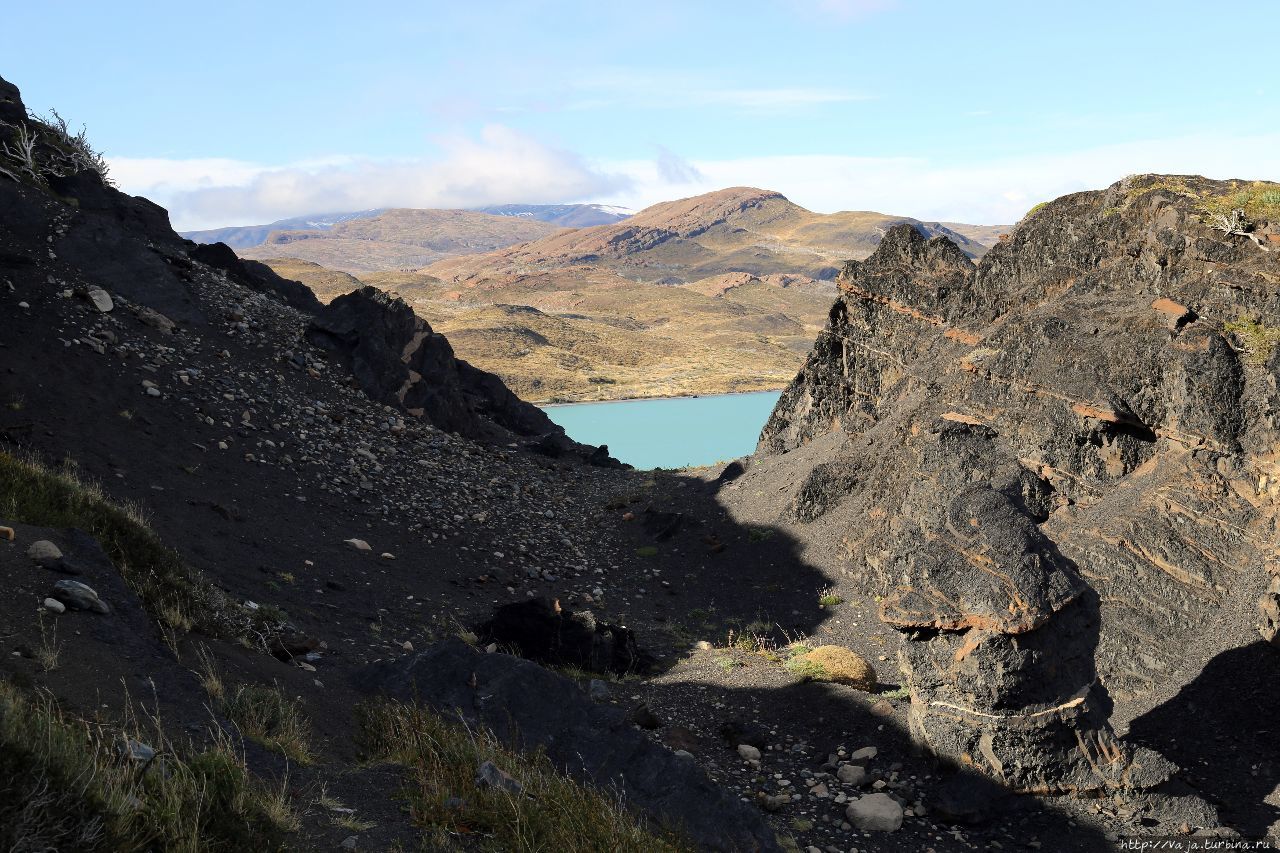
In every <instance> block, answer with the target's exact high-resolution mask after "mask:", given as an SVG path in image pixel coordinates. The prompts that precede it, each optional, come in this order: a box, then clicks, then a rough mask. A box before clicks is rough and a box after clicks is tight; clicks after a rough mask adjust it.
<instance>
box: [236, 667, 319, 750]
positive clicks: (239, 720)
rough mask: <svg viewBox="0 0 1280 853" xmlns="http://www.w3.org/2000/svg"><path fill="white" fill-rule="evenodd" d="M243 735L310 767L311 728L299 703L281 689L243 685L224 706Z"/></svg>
mask: <svg viewBox="0 0 1280 853" xmlns="http://www.w3.org/2000/svg"><path fill="white" fill-rule="evenodd" d="M222 711H223V713H224V714H226V715H227V719H229V720H231V722H233V723H235V724H236V726H237V727H238V728H239V729H240V732H241V734H243V735H244V736H245V737H247V738H249V739H250V740H253V741H256V742H258V743H260V744H262V745H263V746H265V747H266V748H267V749H270V750H272V751H274V752H278V753H280V754H281V755H283V756H285V757H286V758H288V759H290V760H292V761H296V762H298V763H299V764H310V763H311V760H312V758H313V755H312V751H311V726H310V724H309V723H308V722H307V719H306V717H305V716H304V715H303V713H302V709H301V707H300V705H299V703H298V702H297V701H295V700H292V699H289V698H287V697H286V696H285V695H284V693H283V692H282V691H281V690H280V688H279V687H263V686H260V685H256V684H242V685H240V686H239V687H237V688H236V690H235V692H234V693H232V694H231V695H230V696H228V697H227V698H226V700H225V701H223V703H222Z"/></svg>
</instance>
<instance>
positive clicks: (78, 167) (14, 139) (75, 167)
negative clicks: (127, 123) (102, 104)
mask: <svg viewBox="0 0 1280 853" xmlns="http://www.w3.org/2000/svg"><path fill="white" fill-rule="evenodd" d="M0 128H8V129H9V131H10V133H8V134H5V133H3V132H2V131H0V175H5V176H7V177H9V178H12V179H13V180H15V181H17V180H21V176H22V175H25V176H27V177H28V178H30V179H31V181H32V182H34V183H37V184H43V183H45V182H46V181H47V180H48V178H50V177H55V176H65V175H72V174H75V173H76V172H81V171H84V170H86V169H87V170H89V171H93V172H97V173H98V176H99V177H101V178H102V181H103V183H105V184H108V185H111V184H112V181H111V179H110V177H109V168H108V165H107V161H106V158H105V157H103V156H102V154H101V153H100V152H98V151H96V150H94V148H93V146H92V145H90V144H89V136H88V131H87V130H86V129H85V128H84V127H83V126H81V128H80V130H79V132H77V133H72V132H71V128H70V126H69V125H68V124H67V120H66V119H64V118H63V117H62V116H61V115H59V114H58V111H57V110H50V111H49V115H47V116H36V115H28V116H27V118H26V121H19V122H18V123H17V124H8V123H7V122H0Z"/></svg>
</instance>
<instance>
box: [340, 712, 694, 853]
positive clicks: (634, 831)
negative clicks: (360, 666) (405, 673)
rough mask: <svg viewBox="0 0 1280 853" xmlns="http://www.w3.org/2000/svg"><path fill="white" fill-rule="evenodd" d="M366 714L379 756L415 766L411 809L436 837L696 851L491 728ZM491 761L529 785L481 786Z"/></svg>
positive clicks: (367, 743) (370, 747)
mask: <svg viewBox="0 0 1280 853" xmlns="http://www.w3.org/2000/svg"><path fill="white" fill-rule="evenodd" d="M357 719H358V721H359V724H360V726H359V730H360V733H361V739H362V745H363V748H364V749H365V751H366V753H367V755H368V756H369V757H370V758H373V759H381V760H390V761H395V762H398V763H400V764H403V765H405V767H406V768H407V771H408V774H409V781H408V787H407V790H406V792H405V793H406V799H407V800H408V803H409V809H410V814H411V815H412V818H413V820H414V822H415V823H416V824H418V825H419V826H420V827H422V828H423V830H424V833H425V834H426V835H427V836H429V837H430V838H433V839H442V838H447V837H449V836H450V835H453V836H460V837H463V838H467V839H472V840H473V841H474V842H475V846H474V847H473V846H472V845H467V847H466V849H468V850H471V849H479V850H485V851H533V850H609V851H614V853H660V852H661V851H678V850H687V849H690V848H689V847H688V845H685V844H683V843H681V842H680V841H679V840H678V839H676V838H675V837H672V836H670V835H667V834H654V833H653V832H651V831H650V830H648V829H646V828H645V827H643V826H642V825H641V824H640V823H639V822H638V821H637V819H636V818H635V817H634V816H632V815H630V814H628V813H627V812H626V811H625V810H624V809H623V808H622V807H621V805H620V804H619V803H618V802H617V801H616V800H614V799H613V798H611V797H609V796H608V795H606V794H605V793H604V792H602V791H599V790H596V789H594V788H588V787H586V786H584V785H581V784H579V783H578V782H575V781H574V780H572V779H569V778H568V777H566V776H563V775H561V774H560V773H557V772H556V770H555V768H554V767H553V766H552V765H551V763H550V761H548V760H547V759H546V757H545V755H543V754H541V753H535V754H532V755H526V754H523V753H520V752H517V751H514V750H511V749H508V748H506V747H505V746H503V745H502V744H500V743H499V742H498V741H497V739H496V738H495V737H494V736H493V735H492V734H491V733H489V732H484V731H472V730H470V729H468V728H466V727H465V726H463V725H461V724H460V723H458V722H454V721H451V720H447V719H445V718H444V717H442V716H440V715H439V714H436V713H435V712H433V711H431V710H428V709H424V708H421V707H418V706H416V705H405V704H401V703H396V702H386V701H377V702H372V703H366V704H363V705H360V706H358V708H357ZM485 761H492V762H493V763H494V764H495V765H497V766H498V767H499V768H501V769H502V770H503V771H504V772H506V773H508V774H510V775H511V776H512V777H514V778H515V780H516V781H517V782H519V784H520V791H519V792H512V791H508V790H505V789H502V788H495V787H485V786H481V785H477V784H476V770H477V768H478V767H479V766H480V765H481V764H482V763H483V762H485ZM433 849H434V848H433ZM446 849H450V848H446ZM455 849H460V848H455Z"/></svg>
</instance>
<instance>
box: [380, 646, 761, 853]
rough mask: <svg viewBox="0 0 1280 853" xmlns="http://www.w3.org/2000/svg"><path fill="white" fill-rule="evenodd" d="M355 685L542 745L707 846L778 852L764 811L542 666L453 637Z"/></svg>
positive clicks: (563, 763)
mask: <svg viewBox="0 0 1280 853" xmlns="http://www.w3.org/2000/svg"><path fill="white" fill-rule="evenodd" d="M356 680H357V684H358V685H359V686H360V687H361V688H362V689H364V690H367V691H369V692H373V693H380V694H383V695H387V696H390V697H391V698H394V699H399V700H401V701H418V702H421V703H423V704H425V705H428V706H430V707H432V708H435V709H436V710H437V711H440V712H442V713H445V714H451V715H453V714H456V715H458V716H460V717H461V719H462V720H463V721H465V722H466V723H467V724H469V725H472V726H475V725H481V726H484V727H485V728H488V729H489V730H491V731H492V732H493V733H494V734H496V735H497V736H498V738H499V739H500V740H502V741H503V742H504V743H509V744H515V745H517V746H519V747H520V748H523V749H527V750H534V749H538V748H542V749H544V750H545V752H546V756H547V758H548V759H549V760H550V761H551V763H552V764H553V765H554V766H555V767H556V768H557V769H559V770H562V771H564V772H566V773H568V774H570V775H572V776H574V777H576V778H578V779H584V780H590V781H591V783H592V784H594V785H595V786H597V787H599V788H601V789H604V790H609V791H613V792H615V793H616V794H617V795H618V796H619V797H620V799H621V800H622V802H624V803H625V804H626V805H627V807H628V808H630V809H633V810H635V811H638V812H640V813H641V814H643V815H647V816H648V817H649V818H650V819H651V820H653V821H654V822H655V823H657V824H659V825H663V826H668V827H672V828H677V829H678V830H679V831H680V832H681V833H682V834H683V835H684V836H685V837H686V838H687V839H689V840H690V841H691V842H692V843H693V844H695V845H696V846H697V848H698V849H699V850H725V851H728V850H734V851H773V850H778V849H780V848H779V847H778V845H777V842H776V841H775V839H774V836H773V832H772V831H771V830H770V829H769V826H768V824H766V823H765V821H764V819H763V818H762V817H761V815H760V812H759V811H758V810H756V809H754V808H752V807H750V806H748V805H746V804H745V803H742V802H741V801H739V800H738V799H737V798H736V797H735V796H733V795H732V794H731V793H729V792H728V791H726V790H725V789H723V788H720V787H718V786H716V785H715V783H713V782H712V781H711V780H710V779H708V778H707V775H706V774H705V773H704V772H703V771H702V770H701V769H699V767H698V765H697V763H696V762H694V761H692V760H690V759H689V758H687V757H681V756H678V755H676V754H674V753H673V752H671V751H669V750H667V749H665V748H663V747H661V746H659V745H657V744H655V743H654V742H653V741H651V740H649V739H648V738H647V737H645V735H644V734H643V733H641V732H639V731H637V730H636V729H635V727H634V726H632V725H631V723H630V722H629V721H628V719H627V714H626V712H625V711H623V710H622V709H621V708H616V707H613V706H611V705H602V704H598V703H596V702H593V701H592V700H591V699H590V697H588V696H587V694H586V693H584V692H583V691H582V689H581V688H579V687H578V686H577V685H576V684H575V683H574V682H572V681H570V680H569V679H568V678H565V677H564V676H562V675H557V674H556V673H554V672H550V671H549V670H546V669H543V668H542V667H540V666H538V665H537V664H534V663H530V662H529V661H525V660H521V659H519V658H515V657H512V656H510V655H505V654H484V653H483V652H478V651H476V650H475V649H472V648H471V647H470V646H468V645H466V644H465V643H463V642H462V641H461V640H457V639H451V640H446V641H444V642H442V643H440V644H439V645H437V646H434V647H433V648H431V649H428V650H427V651H425V652H421V653H419V654H415V655H410V656H408V657H404V658H400V659H398V660H394V661H384V662H380V663H376V664H374V665H372V666H371V667H369V668H367V669H366V670H364V671H363V672H361V673H359V674H358V675H357V679H356Z"/></svg>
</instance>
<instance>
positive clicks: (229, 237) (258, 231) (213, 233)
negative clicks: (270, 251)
mask: <svg viewBox="0 0 1280 853" xmlns="http://www.w3.org/2000/svg"><path fill="white" fill-rule="evenodd" d="M379 213H382V209H381V208H379V209H377V210H358V211H355V212H354V213H312V214H309V215H307V216H295V217H293V218H292V219H278V220H276V221H275V222H271V223H268V224H266V225H232V226H229V227H227V228H212V229H209V230H207V231H179V232H178V233H179V234H180V235H182V236H183V237H186V238H187V239H188V240H195V241H196V242H197V243H226V244H227V245H228V246H230V247H231V248H233V249H247V248H249V247H250V246H256V245H258V244H259V243H262V242H264V241H265V240H266V239H267V237H268V235H270V234H271V232H272V231H298V230H302V229H307V230H311V231H327V230H329V229H330V228H332V227H333V226H335V225H337V224H338V223H340V222H346V221H348V220H351V219H367V218H368V217H370V216H377V215H378V214H379Z"/></svg>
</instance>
